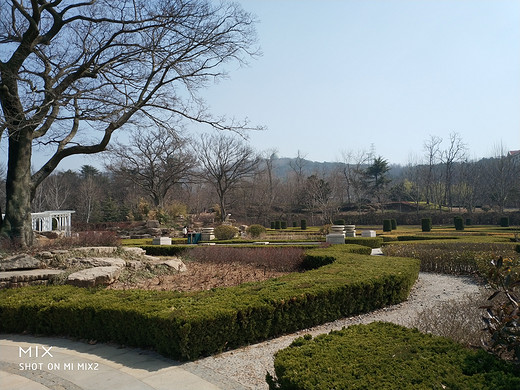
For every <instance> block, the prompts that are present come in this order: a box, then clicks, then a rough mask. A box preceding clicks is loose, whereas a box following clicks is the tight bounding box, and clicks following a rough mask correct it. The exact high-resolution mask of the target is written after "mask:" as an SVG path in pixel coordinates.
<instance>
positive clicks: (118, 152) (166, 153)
mask: <svg viewBox="0 0 520 390" xmlns="http://www.w3.org/2000/svg"><path fill="white" fill-rule="evenodd" d="M110 161H111V163H110V164H109V165H107V169H108V170H109V171H111V172H113V173H114V174H116V175H119V176H121V177H122V178H124V179H125V180H126V181H127V182H130V183H133V184H135V185H136V186H138V187H139V188H141V189H142V190H143V191H144V192H145V193H146V194H149V196H150V198H151V199H152V201H153V204H154V206H156V207H164V201H165V199H166V196H167V195H168V193H169V192H170V191H171V190H172V189H173V187H174V186H175V185H177V184H180V183H182V182H186V181H187V180H188V179H189V175H190V173H191V171H192V169H193V168H194V167H195V165H196V161H195V157H194V156H193V154H192V153H191V151H190V150H189V149H188V141H187V139H185V138H183V137H182V136H181V135H180V134H179V133H178V132H177V131H175V130H173V129H169V128H163V127H159V128H156V129H155V130H147V129H140V130H138V131H136V132H134V133H133V136H132V138H131V140H130V144H129V145H121V144H118V145H116V146H115V147H114V148H112V149H111V151H110Z"/></svg>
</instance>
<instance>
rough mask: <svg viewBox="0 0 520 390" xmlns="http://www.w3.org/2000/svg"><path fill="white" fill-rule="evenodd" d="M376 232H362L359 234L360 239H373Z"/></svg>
mask: <svg viewBox="0 0 520 390" xmlns="http://www.w3.org/2000/svg"><path fill="white" fill-rule="evenodd" d="M375 236H376V231H375V230H363V231H362V232H361V237H375Z"/></svg>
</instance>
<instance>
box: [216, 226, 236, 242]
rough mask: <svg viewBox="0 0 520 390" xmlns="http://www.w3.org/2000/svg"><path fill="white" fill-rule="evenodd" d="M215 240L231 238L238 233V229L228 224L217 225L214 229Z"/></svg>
mask: <svg viewBox="0 0 520 390" xmlns="http://www.w3.org/2000/svg"><path fill="white" fill-rule="evenodd" d="M214 234H215V238H216V239H217V240H231V239H232V238H233V237H235V236H236V235H237V234H238V229H237V228H236V227H233V226H230V225H219V226H217V227H216V228H215V231H214Z"/></svg>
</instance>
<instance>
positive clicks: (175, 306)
mask: <svg viewBox="0 0 520 390" xmlns="http://www.w3.org/2000/svg"><path fill="white" fill-rule="evenodd" d="M340 247H345V250H344V251H341V250H340V249H338V248H337V247H333V249H331V253H333V256H334V257H335V261H334V262H333V263H332V264H329V265H326V266H324V267H321V268H319V269H315V270H311V271H307V272H302V273H292V274H289V275H285V276H283V277H280V278H276V279H270V280H267V281H263V282H255V283H247V284H243V285H240V286H236V287H231V288H218V289H213V290H210V291H201V292H196V293H179V292H169V291H143V290H123V291H121V290H106V289H83V288H76V287H71V286H34V287H22V288H17V289H7V290H3V291H0V332H15V333H16V332H30V333H36V334H48V335H65V336H72V337H78V338H84V339H95V340H98V341H112V342H116V343H120V344H124V345H131V346H138V347H143V348H147V347H151V348H154V349H155V350H157V351H158V352H160V353H162V354H164V355H166V356H169V357H172V358H175V359H182V360H185V359H196V358H198V357H201V356H205V355H209V354H213V353H217V352H220V351H223V350H226V349H232V348H236V347H239V346H242V345H246V344H249V343H254V342H258V341H261V340H265V339H268V338H271V337H275V336H279V335H281V334H284V333H287V332H294V331H296V330H300V329H305V328H308V327H311V326H314V325H317V324H321V323H325V322H328V321H332V320H335V319H338V318H341V317H345V316H350V315H355V314H359V313H362V312H367V311H371V310H374V309H377V308H381V307H384V306H387V305H391V304H395V303H398V302H401V301H403V300H405V299H406V298H407V297H408V294H409V291H410V289H411V287H412V285H413V283H414V282H415V280H416V278H417V276H418V272H419V261H418V260H415V259H410V258H382V257H380V256H367V255H358V254H352V253H348V252H347V246H346V245H345V246H343V245H342V246H340Z"/></svg>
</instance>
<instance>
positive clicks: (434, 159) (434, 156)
mask: <svg viewBox="0 0 520 390" xmlns="http://www.w3.org/2000/svg"><path fill="white" fill-rule="evenodd" d="M441 143H442V138H440V137H437V136H434V135H430V139H428V140H427V141H426V142H425V143H424V150H425V152H426V162H427V166H428V170H427V172H426V183H425V184H426V204H428V205H429V204H430V202H432V201H433V202H435V183H436V172H435V166H436V165H437V164H438V163H439V161H440V154H441V150H440V145H441Z"/></svg>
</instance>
